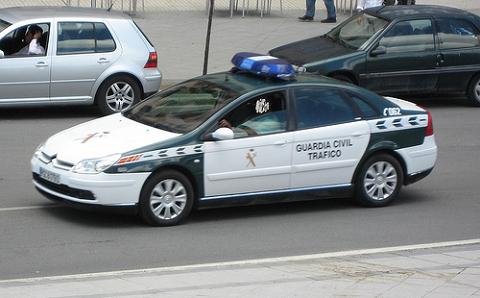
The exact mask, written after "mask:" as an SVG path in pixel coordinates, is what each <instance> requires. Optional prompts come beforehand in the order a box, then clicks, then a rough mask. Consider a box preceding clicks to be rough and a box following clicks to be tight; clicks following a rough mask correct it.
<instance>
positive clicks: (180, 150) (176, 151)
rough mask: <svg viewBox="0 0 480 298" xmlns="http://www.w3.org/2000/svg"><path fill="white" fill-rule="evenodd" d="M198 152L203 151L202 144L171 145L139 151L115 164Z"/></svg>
mask: <svg viewBox="0 0 480 298" xmlns="http://www.w3.org/2000/svg"><path fill="white" fill-rule="evenodd" d="M200 153H203V144H198V145H191V146H181V147H173V148H167V149H160V150H154V151H149V152H145V153H140V154H134V155H132V156H131V157H124V158H122V159H120V160H123V162H121V163H117V165H125V164H129V163H133V162H144V161H149V160H157V159H165V158H172V157H178V156H187V155H193V154H200ZM134 157H136V158H134Z"/></svg>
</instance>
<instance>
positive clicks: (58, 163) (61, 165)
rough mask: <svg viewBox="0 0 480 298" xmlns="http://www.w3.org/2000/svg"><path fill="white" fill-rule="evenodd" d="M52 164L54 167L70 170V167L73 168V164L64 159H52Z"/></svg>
mask: <svg viewBox="0 0 480 298" xmlns="http://www.w3.org/2000/svg"><path fill="white" fill-rule="evenodd" d="M52 165H53V166H54V167H55V168H58V169H62V170H66V171H70V169H71V168H73V164H72V163H69V162H66V161H61V160H59V159H58V158H55V159H52Z"/></svg>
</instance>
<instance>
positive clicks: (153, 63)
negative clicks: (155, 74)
mask: <svg viewBox="0 0 480 298" xmlns="http://www.w3.org/2000/svg"><path fill="white" fill-rule="evenodd" d="M157 62H158V55H157V52H150V54H149V55H148V61H147V63H145V66H144V67H143V68H156V67H157Z"/></svg>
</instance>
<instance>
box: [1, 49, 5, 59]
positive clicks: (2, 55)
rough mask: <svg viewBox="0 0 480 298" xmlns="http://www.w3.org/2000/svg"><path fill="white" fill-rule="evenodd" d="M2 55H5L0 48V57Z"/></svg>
mask: <svg viewBox="0 0 480 298" xmlns="http://www.w3.org/2000/svg"><path fill="white" fill-rule="evenodd" d="M3 57H5V53H4V52H3V51H2V50H0V59H1V58H3Z"/></svg>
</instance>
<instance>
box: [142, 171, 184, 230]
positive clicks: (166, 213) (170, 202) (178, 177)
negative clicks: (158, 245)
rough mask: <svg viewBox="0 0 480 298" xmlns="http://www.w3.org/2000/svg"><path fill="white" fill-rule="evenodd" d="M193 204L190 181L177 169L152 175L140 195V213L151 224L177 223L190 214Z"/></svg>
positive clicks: (165, 224)
mask: <svg viewBox="0 0 480 298" xmlns="http://www.w3.org/2000/svg"><path fill="white" fill-rule="evenodd" d="M192 205H193V189H192V185H191V183H190V181H189V180H188V178H186V177H185V176H184V175H183V174H181V173H180V172H177V171H172V170H167V171H165V172H160V173H158V174H156V175H154V176H153V177H151V178H150V179H149V180H148V181H147V182H146V183H145V185H144V187H143V190H142V194H141V197H140V215H141V216H142V218H143V219H144V220H145V221H146V222H147V223H148V224H151V225H156V226H168V225H175V224H178V223H179V222H180V221H182V220H183V219H184V218H186V217H187V216H188V214H189V213H190V211H191V209H192Z"/></svg>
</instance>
